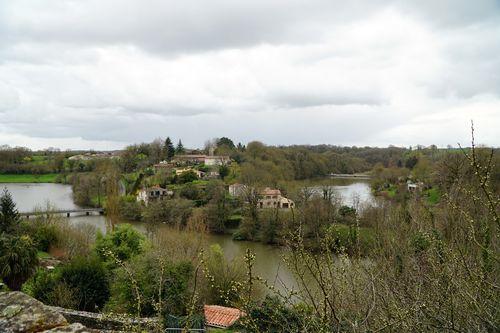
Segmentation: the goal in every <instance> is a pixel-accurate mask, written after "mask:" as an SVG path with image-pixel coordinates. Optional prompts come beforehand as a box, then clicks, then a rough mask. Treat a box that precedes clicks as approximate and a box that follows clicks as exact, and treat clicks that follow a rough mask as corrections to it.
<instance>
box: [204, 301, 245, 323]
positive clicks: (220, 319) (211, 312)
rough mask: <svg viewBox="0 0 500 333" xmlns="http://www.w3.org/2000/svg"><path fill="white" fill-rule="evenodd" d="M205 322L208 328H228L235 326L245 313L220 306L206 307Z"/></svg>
mask: <svg viewBox="0 0 500 333" xmlns="http://www.w3.org/2000/svg"><path fill="white" fill-rule="evenodd" d="M204 312H205V321H206V323H207V325H208V326H213V327H219V328H226V327H230V326H231V325H233V324H234V323H235V322H236V321H237V320H238V319H240V317H241V316H244V315H245V313H244V312H243V311H241V310H239V309H236V308H228V307H225V306H220V305H205V306H204Z"/></svg>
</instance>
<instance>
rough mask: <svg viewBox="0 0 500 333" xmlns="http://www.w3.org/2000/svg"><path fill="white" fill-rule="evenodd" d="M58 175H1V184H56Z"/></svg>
mask: <svg viewBox="0 0 500 333" xmlns="http://www.w3.org/2000/svg"><path fill="white" fill-rule="evenodd" d="M57 176H58V174H57V173H47V174H42V175H37V174H0V183H55V182H56V179H57Z"/></svg>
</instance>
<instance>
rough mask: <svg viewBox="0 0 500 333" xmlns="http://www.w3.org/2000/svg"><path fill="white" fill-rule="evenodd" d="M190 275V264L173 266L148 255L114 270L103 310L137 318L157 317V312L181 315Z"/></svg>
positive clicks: (184, 309) (184, 263)
mask: <svg viewBox="0 0 500 333" xmlns="http://www.w3.org/2000/svg"><path fill="white" fill-rule="evenodd" d="M192 274H193V266H192V265H191V263H189V262H186V261H180V262H176V263H173V262H171V261H169V260H167V259H166V258H164V257H161V256H159V255H158V256H157V254H156V253H152V252H148V253H147V255H145V256H140V257H136V258H134V259H133V260H132V261H130V262H129V263H127V265H126V266H125V267H121V268H119V269H118V270H117V271H116V276H115V279H114V281H113V283H112V288H111V291H112V296H111V299H110V301H109V303H108V304H107V306H106V307H107V309H108V310H112V311H116V312H124V313H135V314H138V315H140V316H153V315H157V314H158V310H159V309H161V312H162V313H163V314H172V315H184V314H186V307H187V304H188V303H189V296H190V293H189V290H188V289H189V281H190V280H191V277H192ZM135 286H137V289H135ZM160 288H161V299H160V300H159V295H160ZM137 291H139V295H137ZM138 297H139V299H140V303H138ZM138 304H140V306H139V307H138ZM138 310H139V313H137V311H138Z"/></svg>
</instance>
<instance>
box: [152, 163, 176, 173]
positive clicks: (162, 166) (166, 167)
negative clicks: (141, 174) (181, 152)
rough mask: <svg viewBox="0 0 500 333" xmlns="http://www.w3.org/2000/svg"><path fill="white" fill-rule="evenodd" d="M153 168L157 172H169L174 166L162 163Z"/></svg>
mask: <svg viewBox="0 0 500 333" xmlns="http://www.w3.org/2000/svg"><path fill="white" fill-rule="evenodd" d="M153 168H154V169H155V171H159V170H168V169H171V168H172V164H171V163H169V162H167V161H161V162H160V163H157V164H155V165H153Z"/></svg>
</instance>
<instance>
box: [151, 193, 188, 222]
mask: <svg viewBox="0 0 500 333" xmlns="http://www.w3.org/2000/svg"><path fill="white" fill-rule="evenodd" d="M192 210H193V203H192V202H191V201H189V200H186V199H172V200H160V201H157V202H153V203H151V204H149V205H148V206H147V208H146V210H145V211H144V221H145V222H147V223H148V224H158V223H166V224H169V225H172V226H185V225H186V224H187V221H188V219H189V217H190V215H191V213H192Z"/></svg>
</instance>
